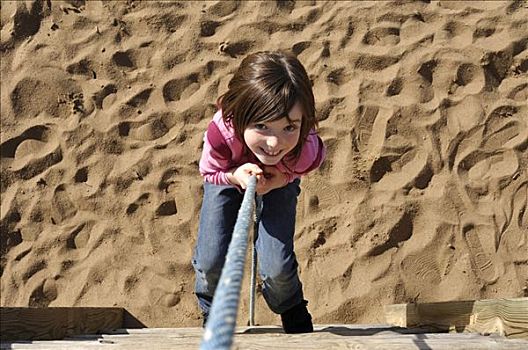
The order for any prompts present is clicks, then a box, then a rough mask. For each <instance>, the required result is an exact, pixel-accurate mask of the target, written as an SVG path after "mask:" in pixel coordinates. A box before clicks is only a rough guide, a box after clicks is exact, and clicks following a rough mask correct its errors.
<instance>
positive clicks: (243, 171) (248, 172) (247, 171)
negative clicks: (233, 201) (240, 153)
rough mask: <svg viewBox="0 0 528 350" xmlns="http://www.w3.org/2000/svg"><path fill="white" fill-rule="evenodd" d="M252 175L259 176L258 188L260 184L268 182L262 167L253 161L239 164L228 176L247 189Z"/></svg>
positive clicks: (233, 181)
mask: <svg viewBox="0 0 528 350" xmlns="http://www.w3.org/2000/svg"><path fill="white" fill-rule="evenodd" d="M252 175H256V176H257V188H258V186H259V184H261V183H264V182H266V179H265V178H264V172H263V171H262V169H261V168H260V167H259V166H258V165H256V164H253V163H246V164H243V165H241V166H239V167H238V168H235V169H232V170H231V172H229V173H228V174H227V177H228V180H229V182H231V183H232V184H233V185H238V186H240V187H242V189H244V190H245V189H246V188H247V185H248V182H249V178H250V177H251V176H252Z"/></svg>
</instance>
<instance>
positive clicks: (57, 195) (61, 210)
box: [51, 184, 77, 224]
mask: <svg viewBox="0 0 528 350" xmlns="http://www.w3.org/2000/svg"><path fill="white" fill-rule="evenodd" d="M52 206H53V207H52V217H51V220H52V223H54V224H59V223H61V222H63V221H64V220H67V219H69V218H72V217H73V216H75V214H77V207H76V206H75V204H74V203H73V201H72V200H71V199H70V196H69V195H68V192H67V188H66V185H64V184H61V185H59V186H57V188H55V191H54V193H53V199H52Z"/></svg>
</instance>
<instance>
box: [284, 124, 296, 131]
mask: <svg viewBox="0 0 528 350" xmlns="http://www.w3.org/2000/svg"><path fill="white" fill-rule="evenodd" d="M295 129H297V127H296V126H295V125H293V124H290V125H288V126H287V127H285V128H284V130H285V131H288V132H293V131H295Z"/></svg>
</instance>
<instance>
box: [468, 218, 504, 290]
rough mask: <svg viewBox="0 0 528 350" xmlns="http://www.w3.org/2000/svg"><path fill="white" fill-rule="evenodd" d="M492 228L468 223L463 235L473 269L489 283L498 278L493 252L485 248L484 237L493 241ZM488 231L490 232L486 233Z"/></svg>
mask: <svg viewBox="0 0 528 350" xmlns="http://www.w3.org/2000/svg"><path fill="white" fill-rule="evenodd" d="M490 231H491V230H482V229H481V228H480V227H478V226H475V225H474V224H466V225H464V227H463V228H462V235H463V237H464V240H465V241H466V244H467V246H468V249H469V251H470V259H471V264H472V266H473V269H474V270H475V273H476V274H477V276H478V277H479V278H481V279H482V280H483V281H484V282H486V283H487V284H492V283H494V282H495V281H497V279H498V277H499V276H498V274H497V268H496V266H495V262H494V261H493V258H492V257H491V254H489V253H488V252H486V251H485V250H484V247H483V245H482V239H484V240H489V241H493V240H494V237H493V236H494V235H493V232H491V235H490V234H489V233H490ZM486 233H488V234H486Z"/></svg>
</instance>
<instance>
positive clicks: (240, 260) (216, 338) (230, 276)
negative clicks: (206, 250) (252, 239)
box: [200, 176, 257, 350]
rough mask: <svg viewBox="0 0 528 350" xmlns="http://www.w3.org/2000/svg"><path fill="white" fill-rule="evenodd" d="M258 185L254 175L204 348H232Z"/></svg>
mask: <svg viewBox="0 0 528 350" xmlns="http://www.w3.org/2000/svg"><path fill="white" fill-rule="evenodd" d="M256 187H257V178H256V177H255V176H251V178H250V179H249V183H248V186H247V188H246V192H245V193H244V199H243V200H242V205H241V206H240V210H239V211H238V217H237V221H236V224H235V228H234V230H233V237H232V238H231V242H230V243H229V248H228V250H227V256H226V260H225V264H224V267H223V269H222V274H221V275H220V281H219V282H218V287H217V288H216V292H215V295H214V299H213V300H214V301H213V305H212V306H211V311H210V314H209V318H208V320H207V324H206V327H205V332H204V335H203V339H202V343H201V345H200V349H201V350H209V349H214V350H222V349H229V348H230V347H231V344H232V342H233V333H234V331H235V326H236V318H237V312H238V301H239V297H240V286H241V284H242V277H243V276H244V263H245V258H246V250H247V245H248V231H249V227H250V223H251V221H252V220H251V218H252V213H253V210H254V206H255V200H254V198H255V190H256Z"/></svg>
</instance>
